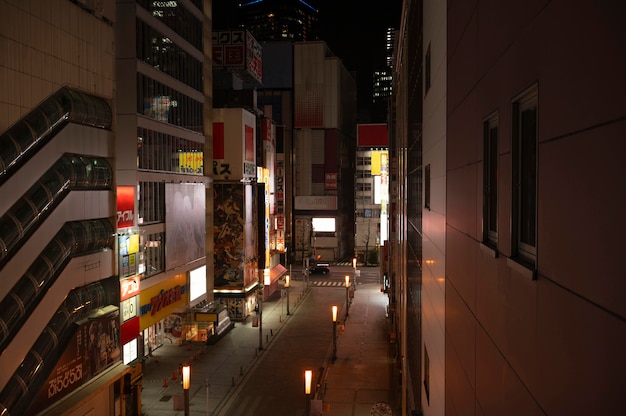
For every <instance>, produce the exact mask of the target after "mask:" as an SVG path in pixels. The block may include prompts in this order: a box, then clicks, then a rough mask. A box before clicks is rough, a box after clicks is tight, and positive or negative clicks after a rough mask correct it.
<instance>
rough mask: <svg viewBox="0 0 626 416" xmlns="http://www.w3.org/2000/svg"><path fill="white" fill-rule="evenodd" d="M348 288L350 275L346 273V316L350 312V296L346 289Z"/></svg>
mask: <svg viewBox="0 0 626 416" xmlns="http://www.w3.org/2000/svg"><path fill="white" fill-rule="evenodd" d="M349 290H350V276H348V275H346V317H347V316H348V314H349V313H350V298H349V293H348V291H349Z"/></svg>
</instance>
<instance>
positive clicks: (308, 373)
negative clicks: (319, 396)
mask: <svg viewBox="0 0 626 416" xmlns="http://www.w3.org/2000/svg"><path fill="white" fill-rule="evenodd" d="M312 379H313V370H304V396H305V398H306V405H305V406H306V410H305V412H304V415H305V416H309V415H310V414H311V380H312Z"/></svg>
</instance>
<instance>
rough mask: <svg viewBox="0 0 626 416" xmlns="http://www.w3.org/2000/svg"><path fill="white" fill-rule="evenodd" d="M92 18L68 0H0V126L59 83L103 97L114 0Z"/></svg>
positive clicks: (110, 89)
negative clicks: (100, 14)
mask: <svg viewBox="0 0 626 416" xmlns="http://www.w3.org/2000/svg"><path fill="white" fill-rule="evenodd" d="M99 3H100V4H102V10H101V12H102V13H103V18H102V19H101V18H97V17H95V16H94V14H91V13H88V12H86V11H85V10H83V9H81V8H80V7H78V6H77V5H75V4H73V3H71V2H70V1H69V0H32V1H21V0H0V9H1V10H2V13H0V131H5V130H6V129H7V128H8V127H9V126H10V125H11V124H13V123H14V122H15V121H17V120H18V119H19V118H20V117H21V116H23V115H24V114H26V113H27V112H28V111H30V110H31V109H32V108H33V107H34V106H35V105H37V104H38V103H39V102H41V101H42V100H43V99H44V98H46V97H47V96H49V95H50V94H52V93H53V92H55V91H56V90H58V89H59V88H60V87H62V86H63V85H69V86H72V87H75V88H78V89H81V90H84V91H86V92H90V93H93V94H95V95H99V96H102V97H104V98H112V97H113V93H114V88H115V72H114V30H113V26H112V24H111V23H109V22H106V21H104V20H103V19H105V18H107V19H109V21H112V20H114V16H112V13H113V11H114V10H115V0H103V1H100V2H99Z"/></svg>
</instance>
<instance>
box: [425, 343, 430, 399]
mask: <svg viewBox="0 0 626 416" xmlns="http://www.w3.org/2000/svg"><path fill="white" fill-rule="evenodd" d="M424 392H425V393H426V402H428V403H429V404H430V358H429V357H428V350H427V349H426V346H424Z"/></svg>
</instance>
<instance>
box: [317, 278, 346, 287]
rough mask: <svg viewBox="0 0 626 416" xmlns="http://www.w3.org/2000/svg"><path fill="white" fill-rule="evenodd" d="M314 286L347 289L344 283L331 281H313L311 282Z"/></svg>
mask: <svg viewBox="0 0 626 416" xmlns="http://www.w3.org/2000/svg"><path fill="white" fill-rule="evenodd" d="M310 283H311V284H312V285H313V286H320V287H322V286H324V287H346V286H345V283H344V282H342V281H330V280H312V281H311V282H310Z"/></svg>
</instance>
